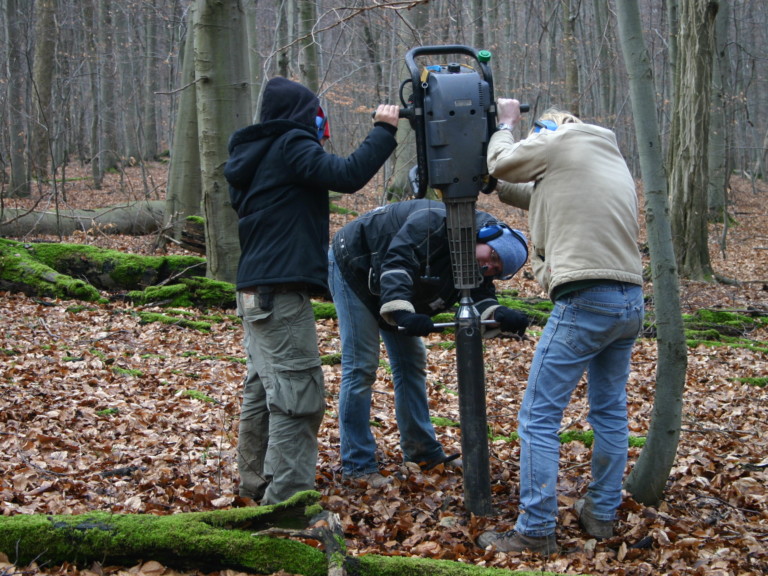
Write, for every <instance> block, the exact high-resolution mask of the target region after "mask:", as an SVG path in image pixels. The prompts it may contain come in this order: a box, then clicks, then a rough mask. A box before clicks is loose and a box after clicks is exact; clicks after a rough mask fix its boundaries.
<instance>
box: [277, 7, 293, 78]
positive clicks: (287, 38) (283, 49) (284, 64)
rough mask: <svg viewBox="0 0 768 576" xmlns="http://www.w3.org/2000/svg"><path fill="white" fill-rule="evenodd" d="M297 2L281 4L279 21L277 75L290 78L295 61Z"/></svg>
mask: <svg viewBox="0 0 768 576" xmlns="http://www.w3.org/2000/svg"><path fill="white" fill-rule="evenodd" d="M295 2H296V0H285V1H284V2H281V3H280V8H279V10H278V15H277V18H278V21H277V34H276V42H277V73H278V75H280V76H284V77H285V78H289V77H290V74H291V62H292V61H293V58H292V55H293V52H294V50H293V45H292V43H293V38H294V36H295V34H294V15H295V13H296V11H295Z"/></svg>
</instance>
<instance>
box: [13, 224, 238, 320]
mask: <svg viewBox="0 0 768 576" xmlns="http://www.w3.org/2000/svg"><path fill="white" fill-rule="evenodd" d="M205 274H206V262H205V259H204V258H200V257H198V256H142V255H138V254H124V253H122V252H117V251H115V250H105V249H102V248H97V247H94V246H87V245H83V244H57V243H42V242H41V243H24V242H17V241H14V240H8V239H3V238H0V290H8V291H11V292H23V293H24V294H27V295H28V296H37V297H41V298H42V297H46V298H61V299H78V300H85V301H90V302H95V301H100V300H104V297H103V296H102V294H101V292H100V291H102V290H103V291H108V292H126V291H133V292H135V293H134V294H132V299H134V300H141V301H143V300H144V298H142V294H139V293H136V292H145V291H148V290H151V291H152V294H151V296H149V297H150V298H151V299H153V300H158V299H170V300H175V301H176V302H177V303H178V302H180V301H183V302H184V304H186V305H191V306H194V305H205V306H214V305H220V306H222V307H231V305H232V304H233V303H234V287H233V286H232V285H231V284H226V283H223V282H216V281H214V280H210V279H207V278H205ZM160 287H162V288H164V289H165V292H166V294H163V293H161V292H160ZM179 305H181V304H179Z"/></svg>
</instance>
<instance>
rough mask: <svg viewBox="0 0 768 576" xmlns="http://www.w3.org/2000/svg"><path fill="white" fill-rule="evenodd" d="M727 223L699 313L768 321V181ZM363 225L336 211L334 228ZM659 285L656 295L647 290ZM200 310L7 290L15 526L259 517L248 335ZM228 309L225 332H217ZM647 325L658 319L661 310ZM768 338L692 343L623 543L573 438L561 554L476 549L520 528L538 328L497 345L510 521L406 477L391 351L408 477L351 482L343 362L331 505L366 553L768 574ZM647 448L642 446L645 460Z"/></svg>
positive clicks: (650, 363)
mask: <svg viewBox="0 0 768 576" xmlns="http://www.w3.org/2000/svg"><path fill="white" fill-rule="evenodd" d="M165 171H166V168H165V167H164V166H162V165H157V166H154V167H152V169H151V171H150V172H149V180H145V181H144V182H142V178H141V173H140V171H139V169H138V168H135V167H134V168H130V169H128V170H127V171H126V173H125V174H124V175H123V176H122V177H117V176H115V177H110V179H108V181H107V183H106V185H105V188H104V189H103V190H101V191H95V190H92V189H90V188H89V186H88V184H87V182H88V179H87V178H83V180H80V181H74V182H73V183H71V184H68V185H67V187H66V188H65V190H64V191H65V192H66V201H65V203H66V204H67V205H69V206H70V207H74V208H95V207H101V206H109V205H114V204H119V203H121V202H123V201H126V200H140V199H142V198H144V197H145V193H144V190H145V189H146V190H149V191H150V192H149V195H150V196H151V199H156V198H157V197H160V198H162V195H163V194H164V182H165V178H166V174H165ZM69 175H70V176H72V175H73V171H72V170H70V173H69ZM146 182H148V185H145V183H146ZM42 192H43V193H45V194H47V193H48V191H47V190H43V191H42ZM60 200H61V199H60ZM26 202H27V203H28V201H26ZM6 203H7V205H8V204H11V205H14V206H19V205H24V204H25V202H18V201H17V202H15V203H13V202H8V201H6ZM376 203H377V195H376V192H374V191H373V190H366V191H363V192H361V193H358V194H356V195H354V196H347V197H343V198H342V199H340V200H339V201H338V204H340V205H341V206H344V207H346V208H348V209H351V210H354V211H357V212H359V213H362V212H364V211H365V210H367V209H369V208H372V207H373V206H375V205H376ZM44 204H45V203H41V205H44ZM478 207H479V208H481V209H484V210H487V211H489V212H492V213H493V214H494V215H496V216H498V217H501V218H502V219H503V220H505V221H506V222H507V223H508V224H510V225H512V226H514V227H517V228H520V229H522V230H523V231H526V232H527V217H526V214H525V213H524V212H522V211H519V210H516V209H513V208H511V207H508V206H505V205H503V204H501V203H499V202H498V200H497V199H496V197H495V196H488V197H481V198H480V199H479V201H478ZM729 210H730V214H731V216H732V219H733V222H732V223H731V224H730V225H729V228H728V230H727V235H725V238H726V241H727V243H726V248H725V249H724V250H723V249H722V248H721V244H720V240H721V238H722V237H723V229H722V226H721V225H717V224H713V225H712V229H711V235H710V238H711V245H710V252H711V257H712V264H713V266H714V269H715V271H716V272H717V273H718V274H719V275H721V276H723V277H727V278H731V279H733V280H735V281H736V282H735V283H728V284H708V283H701V282H688V281H682V282H681V286H680V293H681V304H682V307H683V312H684V313H694V312H696V311H697V310H701V309H708V310H721V309H723V310H738V311H740V312H742V313H744V314H745V315H749V314H754V315H755V317H756V316H757V314H759V313H762V314H763V315H765V314H766V313H768V185H766V184H765V183H762V184H760V185H759V188H758V189H757V190H753V189H752V187H751V185H750V184H749V183H748V182H744V181H738V182H734V189H733V190H732V194H731V205H730V207H729ZM352 217H353V216H351V215H344V216H342V215H334V216H333V228H334V229H336V228H337V227H338V226H340V225H342V224H343V223H344V222H346V221H348V220H349V219H350V218H352ZM598 224H599V223H598ZM26 240H27V241H39V240H46V241H58V240H59V239H58V238H42V239H41V238H36V237H28V238H26ZM61 240H62V241H65V242H79V243H88V244H92V245H96V246H101V247H107V248H115V249H118V250H122V251H128V252H134V253H142V254H150V253H153V252H154V251H155V248H154V246H155V245H156V237H154V236H152V237H127V236H110V235H105V234H103V233H100V232H93V231H92V232H88V233H86V232H83V233H79V234H75V235H73V236H72V237H66V238H62V239H61ZM170 251H171V252H173V253H180V252H182V250H181V249H179V248H176V247H173V248H171V249H170ZM646 264H647V263H646ZM499 287H500V288H501V289H503V290H514V291H517V292H518V293H519V295H520V297H523V298H539V297H543V296H544V295H543V294H542V293H541V291H540V288H539V286H538V285H537V284H536V282H535V281H534V280H533V279H532V276H531V274H530V268H529V266H526V268H525V269H524V271H523V273H521V274H519V275H518V277H516V278H514V279H512V280H510V281H507V282H502V283H500V286H499ZM645 289H646V293H647V295H649V296H650V294H651V290H652V287H651V286H650V284H648V285H646V287H645ZM185 313H186V314H188V317H189V318H190V319H192V320H194V319H205V320H207V321H209V322H212V328H211V331H210V332H209V333H201V332H199V331H197V330H194V329H192V328H185V327H181V326H177V325H166V324H159V323H150V324H142V323H141V322H140V319H139V318H138V315H137V314H136V307H134V306H131V305H129V304H126V303H124V302H122V301H120V299H117V298H114V299H112V301H111V303H109V304H104V305H95V304H85V305H83V303H77V302H71V301H54V300H45V299H42V300H41V299H36V298H29V297H26V296H23V295H20V294H10V293H0V318H2V326H3V331H2V334H0V470H2V476H1V477H0V514H3V515H16V514H79V513H84V512H89V511H94V510H110V511H113V512H116V513H118V512H126V513H150V514H173V513H178V512H187V511H200V510H212V509H222V508H228V507H232V506H239V505H242V504H243V502H242V501H241V500H240V499H239V498H238V497H237V482H238V478H237V467H236V454H235V451H236V443H237V429H238V428H237V423H238V413H239V406H240V391H241V383H242V379H243V375H244V373H245V365H244V362H243V357H244V353H243V348H242V328H241V326H240V325H239V322H238V321H237V318H236V317H235V311H234V310H225V311H206V310H187V311H185ZM213 314H218V315H219V316H218V318H219V320H214V321H211V318H212V317H213ZM648 318H649V319H651V320H652V319H653V308H652V300H651V299H649V307H648ZM763 320H764V318H763ZM762 326H763V327H762V328H760V327H758V326H757V322H744V324H743V325H741V326H738V327H736V328H735V329H734V330H735V332H734V335H735V336H738V337H739V339H738V340H733V341H731V340H727V339H724V340H723V341H722V342H720V343H718V344H711V343H710V344H698V345H692V346H691V347H689V350H688V372H687V382H686V389H685V394H684V407H683V428H682V431H681V435H680V443H679V448H678V452H677V459H676V462H675V465H674V467H673V469H672V471H671V473H670V476H669V480H668V483H667V486H666V488H665V491H664V499H663V501H662V502H661V503H660V504H659V505H658V506H656V507H646V506H642V505H640V504H639V503H637V502H635V501H634V500H633V499H632V498H631V497H630V496H629V495H627V496H626V498H625V502H624V504H623V505H622V507H621V508H620V510H619V517H618V520H617V523H616V535H615V537H614V538H612V539H610V540H607V541H604V542H600V543H595V541H594V540H589V539H588V538H587V537H586V535H585V534H584V533H583V532H581V530H580V529H579V527H578V523H577V520H576V517H575V516H574V514H573V512H572V511H571V506H572V504H573V502H574V501H575V500H576V499H577V498H578V497H579V496H580V495H581V494H582V493H583V491H584V489H585V486H586V485H587V483H588V482H589V458H590V454H591V451H590V449H589V447H588V446H587V445H585V444H584V443H582V442H580V441H571V442H567V443H565V444H563V446H562V452H561V466H560V481H559V486H558V497H559V503H560V515H559V519H558V532H557V535H558V541H559V544H560V545H561V546H562V548H563V553H561V554H559V555H557V556H554V557H551V558H542V557H539V556H537V555H529V554H503V553H494V552H491V551H485V550H482V549H480V548H478V547H476V546H475V545H474V544H473V541H474V539H475V538H476V536H477V535H478V534H479V533H480V532H482V531H484V530H488V529H498V530H505V529H509V528H511V527H512V526H513V523H514V521H515V518H516V516H517V504H518V501H517V498H518V467H517V462H518V452H519V446H518V443H517V441H515V440H514V436H513V434H514V432H515V431H516V424H517V410H518V408H519V404H520V400H521V398H522V393H523V390H524V387H525V382H526V376H527V371H528V366H529V365H530V362H531V358H532V354H533V351H534V348H535V346H536V342H537V340H538V337H539V334H540V331H541V327H540V326H532V327H531V328H530V329H529V331H528V336H527V338H526V339H525V340H522V341H520V340H513V339H495V340H487V341H485V342H484V353H485V358H484V359H485V371H486V390H487V412H488V425H489V427H490V429H491V430H492V433H493V436H494V438H495V439H494V440H492V441H491V444H490V460H491V462H490V465H491V482H492V499H493V506H494V514H493V515H491V516H487V517H476V516H471V515H469V514H467V512H466V511H465V509H464V505H463V504H464V492H463V483H462V475H461V473H460V472H457V471H454V470H448V469H444V468H443V467H442V466H440V467H438V468H436V469H433V470H431V471H429V472H422V471H420V470H419V469H418V467H414V466H406V465H404V464H403V462H402V459H401V453H400V450H399V446H398V441H399V436H398V431H397V424H396V421H395V415H394V408H393V393H392V384H391V377H390V374H389V372H388V364H387V362H386V352H385V351H384V350H383V349H382V359H383V360H384V361H383V362H382V365H381V368H380V370H379V375H378V380H377V382H376V385H375V393H374V400H373V409H372V422H373V431H374V434H375V436H376V440H377V443H378V448H379V458H380V462H381V468H382V473H383V474H385V475H388V476H391V477H392V478H393V481H392V483H391V484H390V485H389V486H388V487H387V488H385V489H370V488H369V487H367V486H365V485H354V484H352V485H350V484H347V483H343V482H342V480H341V472H340V463H339V449H338V445H339V433H338V425H337V416H336V409H337V399H338V393H339V383H340V374H341V371H340V366H339V365H332V366H324V370H325V379H326V388H327V395H328V397H327V401H328V410H327V415H326V418H325V420H324V422H323V425H322V429H321V431H320V461H319V465H318V469H317V488H318V490H319V491H320V492H321V493H322V504H323V505H324V506H325V507H326V508H327V509H329V510H332V511H334V512H337V513H338V514H339V515H340V517H341V521H342V525H343V529H344V533H345V537H346V539H347V544H348V546H349V552H350V553H351V554H354V555H361V554H369V553H375V554H385V555H409V556H419V557H425V558H442V559H447V560H456V561H460V562H464V563H468V564H476V565H482V566H494V567H499V568H506V569H510V570H531V571H536V572H539V571H541V572H544V571H548V572H556V573H566V574H680V575H682V574H692V575H700V574H708V575H721V576H726V575H728V576H736V575H746V574H764V573H768V552H767V549H768V456H767V455H768V449H767V448H768V446H767V444H768V423H767V421H768V419H767V418H766V414H768V389H766V387H765V386H764V385H763V386H759V385H756V384H755V381H759V380H758V379H759V378H760V377H765V376H766V375H768V330H766V328H765V323H763V325H762ZM318 331H319V336H320V348H321V353H322V354H334V353H339V352H340V346H339V339H338V327H337V325H336V322H335V320H321V321H319V322H318ZM452 338H453V337H452V335H450V334H446V333H441V334H434V335H432V336H430V337H429V338H427V339H426V341H427V344H428V349H429V359H428V383H427V385H428V392H429V397H430V403H431V408H432V413H433V416H434V417H435V418H439V419H440V420H436V423H437V424H436V430H437V434H438V438H439V439H440V441H441V442H442V443H443V444H444V446H445V449H446V451H447V452H448V453H453V452H459V451H461V430H460V428H459V427H458V426H457V425H456V423H457V422H458V421H459V407H458V394H457V389H458V385H457V380H456V355H455V350H454V349H453V348H452V347H451V346H450V343H451V341H452ZM656 359H657V349H656V341H655V340H653V339H648V338H643V339H640V340H638V342H637V345H636V347H635V351H634V355H633V361H632V372H631V376H630V381H629V384H628V394H629V418H630V433H631V434H632V435H633V436H637V437H643V436H644V435H645V434H646V433H647V430H648V426H649V420H650V418H651V414H652V410H653V402H654V383H655V379H656ZM750 379H753V380H750ZM763 382H764V380H763ZM586 414H587V405H586V403H585V389H584V385H583V383H582V385H580V387H579V388H578V389H577V391H576V393H575V394H574V398H573V401H572V403H571V405H570V406H569V408H568V410H567V412H566V415H565V419H564V421H563V424H562V431H563V432H569V431H571V432H579V431H583V430H587V429H588V425H587V424H586ZM639 453H640V449H639V448H631V449H630V466H632V465H633V464H634V463H635V462H636V461H637V458H638V456H639ZM150 560H152V559H150V558H147V559H145V561H150ZM163 569H165V567H160V570H159V571H158V567H157V566H156V565H152V566H151V568H150V565H149V564H140V565H137V566H133V567H115V566H112V567H109V566H99V565H94V566H90V567H87V568H84V567H76V566H73V565H69V564H67V565H63V566H50V565H44V566H33V567H21V566H18V567H16V566H14V565H13V558H2V557H0V574H3V575H9V574H14V573H20V572H23V573H25V574H30V573H33V572H43V573H46V574H72V575H75V574H80V575H84V574H88V575H92V574H115V573H124V574H128V573H131V574H136V573H150V572H151V573H152V574H156V575H159V574H160V573H164V574H173V573H174V572H173V571H172V570H171V569H170V568H168V569H165V571H164V572H163ZM217 574H219V573H217ZM220 574H222V575H223V574H232V572H231V571H229V572H221V573H220Z"/></svg>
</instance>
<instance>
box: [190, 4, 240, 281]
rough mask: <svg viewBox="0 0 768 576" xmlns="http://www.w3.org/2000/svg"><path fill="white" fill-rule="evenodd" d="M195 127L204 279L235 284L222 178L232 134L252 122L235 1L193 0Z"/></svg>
mask: <svg viewBox="0 0 768 576" xmlns="http://www.w3.org/2000/svg"><path fill="white" fill-rule="evenodd" d="M194 22H195V23H194V47H195V79H196V93H197V100H196V101H197V127H198V132H197V134H198V142H199V146H200V170H201V174H202V190H203V217H204V218H205V240H206V254H207V257H208V277H209V278H213V279H214V280H221V281H223V282H234V281H235V278H236V275H237V265H238V260H239V258H240V243H239V240H238V235H237V220H238V219H237V214H236V213H235V211H234V210H233V209H232V205H231V202H230V198H229V186H228V184H227V181H226V179H225V178H224V166H225V165H226V162H227V155H228V153H227V143H228V141H229V137H230V136H231V134H232V133H233V132H234V131H235V130H237V129H239V128H244V127H245V126H248V125H249V124H250V122H251V114H250V93H249V86H248V62H247V61H246V60H245V59H244V58H233V57H232V55H233V54H240V53H241V49H242V47H243V45H244V44H245V43H246V42H247V39H246V34H245V27H244V15H243V13H242V10H241V6H240V2H239V1H238V0H220V1H214V0H197V3H196V5H195V21H194Z"/></svg>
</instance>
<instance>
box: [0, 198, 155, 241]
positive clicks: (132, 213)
mask: <svg viewBox="0 0 768 576" xmlns="http://www.w3.org/2000/svg"><path fill="white" fill-rule="evenodd" d="M164 213H165V201H164V200H153V201H141V202H131V203H129V204H124V205H121V206H109V207H107V208H99V209H97V210H71V209H66V208H61V209H59V210H58V211H56V210H45V211H37V210H33V211H29V210H22V209H9V208H6V209H5V210H3V212H2V215H0V236H25V235H29V234H34V235H62V236H69V235H70V234H72V233H73V232H75V231H76V230H79V231H82V232H88V231H89V230H93V229H97V230H99V232H100V233H102V234H104V233H106V234H151V233H153V232H156V231H157V230H159V229H160V227H161V226H162V224H163V218H164Z"/></svg>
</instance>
